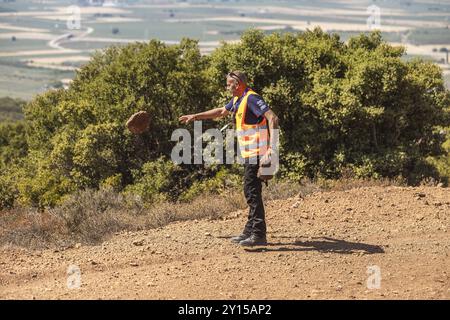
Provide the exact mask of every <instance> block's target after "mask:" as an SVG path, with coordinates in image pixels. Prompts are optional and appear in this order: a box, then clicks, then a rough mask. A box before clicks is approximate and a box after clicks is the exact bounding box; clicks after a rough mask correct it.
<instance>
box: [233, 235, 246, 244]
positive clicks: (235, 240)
mask: <svg viewBox="0 0 450 320" xmlns="http://www.w3.org/2000/svg"><path fill="white" fill-rule="evenodd" d="M249 237H250V235H249V234H245V233H242V234H240V235H238V236H237V237H233V238H231V242H233V243H239V242H241V241H242V240H245V239H247V238H249Z"/></svg>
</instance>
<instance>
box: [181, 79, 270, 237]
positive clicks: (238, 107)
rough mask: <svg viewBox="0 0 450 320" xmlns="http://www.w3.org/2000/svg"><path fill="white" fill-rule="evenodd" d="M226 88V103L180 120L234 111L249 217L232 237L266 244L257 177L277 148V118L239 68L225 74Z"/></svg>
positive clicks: (192, 119) (191, 119) (214, 116)
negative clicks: (228, 93)
mask: <svg viewBox="0 0 450 320" xmlns="http://www.w3.org/2000/svg"><path fill="white" fill-rule="evenodd" d="M227 90H229V91H230V93H231V94H232V95H233V99H231V101H230V102H229V103H228V104H227V105H226V106H225V107H220V108H215V109H211V110H208V111H205V112H201V113H197V114H189V115H183V116H181V117H180V119H179V120H180V121H182V122H184V123H189V122H191V121H195V120H206V119H214V118H220V117H224V116H227V115H229V114H230V113H232V114H233V116H234V118H235V125H236V135H237V137H238V144H239V149H240V153H241V157H242V158H243V160H244V194H245V198H246V199H247V204H248V206H249V214H248V220H247V223H246V224H245V227H244V230H243V231H242V234H240V235H239V236H236V237H233V238H232V239H231V241H232V242H234V243H239V244H240V245H242V246H257V245H266V244H267V238H266V221H265V212H264V204H263V200H262V182H261V180H260V179H259V178H258V170H259V165H260V162H265V161H266V160H267V159H270V157H272V156H273V155H275V154H274V152H275V151H276V150H278V149H277V145H276V139H275V137H278V136H277V135H275V130H278V117H277V116H276V115H275V113H274V112H273V111H272V110H270V108H269V107H268V106H267V104H266V103H265V102H264V100H263V99H262V97H261V96H259V95H258V94H257V93H255V92H254V91H253V90H252V89H251V88H250V87H248V86H247V76H246V74H245V73H243V72H241V71H233V72H230V73H229V74H228V75H227Z"/></svg>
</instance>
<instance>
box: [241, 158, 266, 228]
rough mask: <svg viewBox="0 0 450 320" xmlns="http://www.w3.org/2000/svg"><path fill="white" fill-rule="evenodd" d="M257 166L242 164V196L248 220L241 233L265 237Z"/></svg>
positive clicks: (263, 213) (260, 185)
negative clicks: (246, 207) (247, 208)
mask: <svg viewBox="0 0 450 320" xmlns="http://www.w3.org/2000/svg"><path fill="white" fill-rule="evenodd" d="M258 168H259V164H249V163H244V194H245V198H246V199H247V204H248V206H249V212H248V220H247V223H246V224H245V228H244V231H243V233H244V234H247V235H252V234H254V235H256V236H265V235H266V221H265V212H264V204H263V200H262V184H261V180H260V179H259V178H258Z"/></svg>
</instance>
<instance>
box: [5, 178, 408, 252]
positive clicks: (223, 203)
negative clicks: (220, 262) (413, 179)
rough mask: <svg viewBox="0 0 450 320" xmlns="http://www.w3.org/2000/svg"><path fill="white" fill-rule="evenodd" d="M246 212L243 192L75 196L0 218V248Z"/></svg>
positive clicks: (280, 193) (95, 239)
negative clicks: (188, 196)
mask: <svg viewBox="0 0 450 320" xmlns="http://www.w3.org/2000/svg"><path fill="white" fill-rule="evenodd" d="M392 185H403V182H402V181H391V180H360V179H359V180H358V179H352V178H343V179H340V180H336V181H302V182H301V183H293V182H274V181H271V182H270V183H269V185H268V187H264V189H263V197H264V201H271V200H276V199H286V198H290V197H294V196H297V195H301V196H305V195H307V194H310V193H314V192H317V191H320V190H348V189H352V188H358V187H368V186H392ZM246 207H247V204H246V200H245V198H244V195H243V192H242V190H230V191H227V192H226V193H224V194H221V195H213V194H205V195H202V196H200V197H198V198H196V199H194V200H193V201H191V202H188V203H169V202H162V203H155V204H152V205H148V204H144V203H143V202H142V201H141V200H140V199H139V198H138V197H131V196H127V197H125V196H123V195H121V194H119V193H117V192H115V191H113V190H112V189H102V190H97V191H96V190H85V191H81V192H77V193H75V194H74V195H72V196H70V197H69V198H67V199H66V200H65V202H64V203H63V204H61V205H60V206H58V207H56V208H53V209H48V210H46V211H44V212H39V211H36V210H33V209H25V208H16V209H13V210H10V211H3V212H1V213H0V226H1V229H0V245H14V246H22V247H27V248H49V247H69V246H73V245H74V244H75V243H78V242H81V243H84V244H96V243H100V242H102V241H104V240H106V239H108V238H109V237H111V236H112V235H113V234H114V233H116V232H119V231H122V230H128V231H136V230H145V229H152V228H159V227H163V226H165V225H167V224H169V223H171V222H173V221H184V220H194V219H197V220H200V219H220V218H222V217H224V216H225V215H227V214H228V213H230V212H233V211H236V210H241V209H244V208H246Z"/></svg>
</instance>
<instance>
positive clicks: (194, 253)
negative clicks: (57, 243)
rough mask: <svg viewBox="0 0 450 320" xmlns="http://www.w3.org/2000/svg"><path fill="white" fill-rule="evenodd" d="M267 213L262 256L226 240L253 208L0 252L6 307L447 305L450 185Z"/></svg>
mask: <svg viewBox="0 0 450 320" xmlns="http://www.w3.org/2000/svg"><path fill="white" fill-rule="evenodd" d="M266 211H267V219H268V241H269V244H268V245H267V246H266V247H255V248H251V249H244V248H241V247H239V246H238V245H234V244H232V243H230V241H229V237H230V236H232V235H235V234H237V233H239V231H240V230H241V228H242V226H243V224H244V222H245V219H246V217H245V216H246V212H245V211H239V212H233V213H230V215H229V216H228V217H226V218H225V219H223V220H216V221H206V220H205V221H188V222H180V223H173V224H170V225H168V226H166V227H164V228H161V229H155V230H148V231H141V232H133V233H129V232H123V233H120V234H116V235H115V236H114V237H113V238H111V239H110V240H109V241H107V242H105V243H103V244H102V245H99V246H81V247H79V246H75V247H73V248H68V249H65V250H60V251H57V250H50V249H49V250H43V251H30V250H27V249H21V248H12V247H3V248H2V249H1V252H0V298H2V299H17V298H23V299H449V298H450V257H449V253H450V237H449V232H448V231H449V227H450V224H449V221H450V189H448V188H438V187H420V188H402V187H384V188H383V187H370V188H368V187H367V188H359V189H352V190H349V191H334V192H321V193H314V194H311V195H309V196H307V197H305V198H301V197H295V198H290V199H287V200H276V201H272V202H269V203H267V204H266ZM71 265H74V266H76V267H77V268H79V271H80V277H79V278H76V279H75V280H74V278H73V277H74V276H77V273H74V274H69V275H68V273H67V270H68V268H69V266H71ZM72 268H74V267H72ZM378 271H379V272H378ZM78 284H80V285H81V286H80V287H79V288H76V287H77V285H78ZM68 285H69V286H70V287H72V288H71V289H69V288H68Z"/></svg>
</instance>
